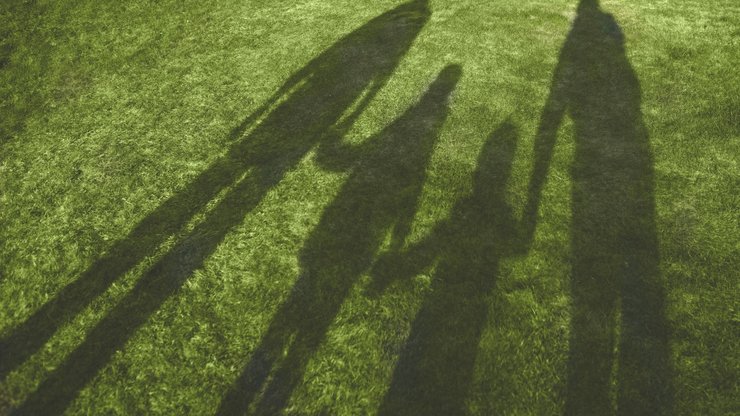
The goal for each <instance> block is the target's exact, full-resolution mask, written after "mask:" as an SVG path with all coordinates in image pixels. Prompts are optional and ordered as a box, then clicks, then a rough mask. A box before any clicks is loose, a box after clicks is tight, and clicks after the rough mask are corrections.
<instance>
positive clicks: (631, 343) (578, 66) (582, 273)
mask: <svg viewBox="0 0 740 416" xmlns="http://www.w3.org/2000/svg"><path fill="white" fill-rule="evenodd" d="M566 112H568V113H569V114H570V117H571V118H572V120H573V123H574V129H575V137H574V138H575V154H574V160H573V165H572V167H571V173H570V176H571V184H572V200H571V208H572V217H571V221H572V225H571V252H572V259H571V265H572V276H571V292H572V302H573V306H572V308H573V309H572V324H571V325H572V326H571V339H570V355H569V358H568V381H567V386H566V397H565V414H568V415H608V414H614V412H615V411H616V413H617V414H619V415H630V416H634V415H665V414H671V413H672V406H673V403H672V401H673V396H672V395H673V393H672V382H671V371H670V363H669V359H670V356H669V344H668V343H669V337H670V329H669V325H668V322H667V320H666V317H665V311H664V309H665V294H664V289H663V286H662V283H661V280H660V274H659V251H658V240H657V234H656V226H655V196H654V174H653V156H652V151H651V149H650V143H649V138H648V132H647V129H646V127H645V125H644V123H643V120H642V114H641V110H640V84H639V81H638V79H637V76H636V75H635V72H634V70H633V69H632V67H631V65H630V63H629V61H628V60H627V57H626V55H625V49H624V37H623V34H622V31H621V28H620V27H619V25H618V24H617V22H616V21H615V20H614V18H613V17H612V16H611V15H609V14H607V13H604V12H603V11H602V10H601V9H600V7H599V4H598V1H597V0H582V1H581V2H580V4H579V6H578V15H577V16H576V19H575V21H574V23H573V27H572V28H571V31H570V33H569V34H568V37H567V40H566V41H565V44H564V46H563V48H562V50H561V53H560V59H559V62H558V65H557V67H556V69H555V74H554V77H553V80H552V85H551V89H550V96H549V98H548V101H547V103H546V105H545V108H544V111H543V114H542V119H541V123H540V126H539V131H538V135H537V138H536V142H535V169H534V176H533V181H532V183H531V187H530V203H529V208H530V210H536V206H537V205H538V199H539V193H540V191H541V189H542V187H543V185H544V182H545V179H546V175H547V170H548V166H549V164H550V159H551V158H552V152H553V148H554V144H555V137H556V135H557V130H558V128H559V126H560V124H561V122H562V119H563V117H564V115H565V113H566ZM617 346H618V351H619V352H618V353H616V354H615V352H614V351H615V347H617ZM614 369H616V373H615V374H614V375H613V371H614Z"/></svg>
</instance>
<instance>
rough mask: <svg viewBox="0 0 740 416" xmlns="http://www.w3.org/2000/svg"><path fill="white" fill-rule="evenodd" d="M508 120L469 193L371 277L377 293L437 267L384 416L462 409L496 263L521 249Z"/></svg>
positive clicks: (489, 147) (490, 144) (386, 258)
mask: <svg viewBox="0 0 740 416" xmlns="http://www.w3.org/2000/svg"><path fill="white" fill-rule="evenodd" d="M516 141H517V132H516V128H515V127H514V125H513V124H511V123H510V122H509V121H507V122H505V123H503V124H502V125H501V126H500V127H499V128H497V129H496V130H495V131H494V132H493V134H492V135H491V136H490V138H489V139H488V141H487V142H486V143H485V145H484V147H483V149H482V150H481V153H480V156H479V158H478V166H477V169H476V172H475V175H474V184H473V191H472V194H471V195H469V196H468V197H466V198H464V199H462V200H460V201H459V202H458V203H457V204H456V205H455V207H454V208H453V209H452V211H451V213H450V217H449V218H448V219H446V220H444V221H442V222H441V223H440V224H439V225H437V226H436V227H435V229H434V230H433V231H432V233H431V234H430V235H429V236H428V237H426V238H425V239H423V240H422V241H420V242H419V243H417V244H415V245H413V246H411V247H409V248H407V249H404V250H402V251H400V252H395V253H394V252H389V253H388V254H385V255H384V256H382V257H381V258H380V259H379V260H378V262H377V263H376V265H375V267H374V268H373V275H374V277H375V279H376V280H375V282H376V284H375V286H374V287H372V289H371V293H373V292H375V293H378V292H379V291H381V290H383V289H384V287H385V286H386V285H387V284H389V283H390V279H399V278H408V277H411V276H414V275H417V274H419V273H421V272H423V271H424V270H426V269H429V268H431V267H432V266H433V265H435V264H436V271H435V273H434V276H433V277H432V286H431V293H430V295H429V297H428V298H427V299H425V300H424V302H423V304H422V306H421V308H420V309H419V312H418V314H417V316H416V318H415V319H414V322H413V324H412V328H411V334H410V335H409V338H408V340H407V341H406V344H405V346H404V347H403V350H402V352H401V356H400V358H399V360H398V362H397V364H396V368H395V371H394V373H393V378H392V381H391V384H390V387H389V389H388V392H387V393H386V395H385V398H384V400H383V402H382V404H381V406H380V410H379V412H378V414H379V415H413V416H415V415H419V416H421V415H459V414H465V413H466V410H465V399H466V397H467V395H468V392H469V389H470V386H471V383H472V379H473V370H474V364H475V358H476V355H477V351H478V345H479V341H480V337H481V333H482V331H483V328H484V326H485V323H486V317H487V315H488V302H489V300H490V295H491V293H492V290H493V289H494V287H495V282H496V276H497V273H498V265H499V261H500V259H501V258H502V257H504V256H509V255H513V254H515V253H518V252H519V251H520V250H522V249H523V244H522V239H521V238H520V237H521V235H522V234H521V232H520V230H521V229H522V227H521V225H520V224H519V222H518V221H517V220H516V219H515V218H514V216H513V213H512V210H511V208H510V206H509V205H508V204H507V202H506V199H505V193H506V189H507V182H508V179H509V176H510V173H511V167H512V161H513V157H514V153H515V149H516Z"/></svg>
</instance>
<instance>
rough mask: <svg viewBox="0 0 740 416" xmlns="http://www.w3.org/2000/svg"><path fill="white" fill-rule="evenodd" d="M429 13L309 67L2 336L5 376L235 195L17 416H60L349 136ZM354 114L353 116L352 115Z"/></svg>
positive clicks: (397, 15) (417, 7) (398, 17)
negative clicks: (268, 201)
mask: <svg viewBox="0 0 740 416" xmlns="http://www.w3.org/2000/svg"><path fill="white" fill-rule="evenodd" d="M428 17H429V9H428V7H427V4H426V1H424V0H415V1H411V2H408V3H405V4H403V5H401V6H399V7H397V8H395V9H393V10H391V11H389V12H387V13H384V14H382V15H380V16H378V17H376V18H374V19H373V20H371V21H369V22H368V23H366V24H365V25H363V26H362V27H360V28H359V29H357V30H356V31H354V32H352V33H351V34H349V35H347V36H346V37H344V38H343V39H341V40H340V41H338V42H337V43H335V44H334V45H333V46H331V47H330V48H329V49H327V50H326V51H325V52H323V53H322V54H321V55H319V56H318V57H316V58H315V59H313V60H312V61H311V62H309V63H308V64H307V65H306V66H305V67H304V68H303V69H301V70H299V71H298V72H296V73H295V74H294V75H292V76H291V77H290V78H289V79H288V81H287V82H286V83H285V84H284V85H283V86H282V87H281V88H280V89H279V90H278V91H277V92H276V93H275V94H274V96H273V97H272V98H270V99H269V100H268V102H267V103H266V104H265V105H264V106H263V107H262V108H260V109H259V110H257V111H256V112H255V113H254V114H253V115H251V116H250V117H248V118H247V119H245V120H244V122H243V123H241V125H239V126H238V127H237V128H236V129H234V131H233V132H232V135H233V136H234V137H241V136H244V135H245V133H246V132H247V130H248V129H249V128H250V127H251V126H252V125H254V124H255V123H256V121H257V120H258V119H260V118H262V122H261V123H259V124H257V125H256V127H254V128H253V129H252V130H251V131H250V132H248V133H247V134H246V137H243V138H242V139H240V140H238V141H237V142H236V143H234V144H233V145H232V147H231V148H230V149H229V151H228V153H227V154H226V155H225V156H224V157H222V158H221V159H219V160H217V161H216V162H215V163H214V164H212V165H211V166H210V167H209V168H208V169H207V170H206V171H205V172H204V173H202V174H201V175H199V176H198V177H197V178H196V179H195V180H194V181H193V182H191V183H190V184H189V185H188V186H187V187H185V189H183V190H182V191H181V192H180V193H179V194H177V195H175V196H173V197H172V198H170V199H169V200H167V201H166V202H164V203H163V204H162V205H161V206H160V207H158V208H157V209H156V210H155V211H154V212H153V213H151V214H150V215H149V216H147V217H146V218H145V219H144V220H142V221H141V222H140V223H139V224H138V225H137V226H136V227H135V228H134V229H133V230H132V231H131V233H130V234H129V235H128V236H127V237H126V238H125V239H124V240H122V241H120V242H118V243H116V244H115V245H114V246H113V247H112V248H111V249H110V250H109V252H108V254H107V255H106V256H105V257H103V258H102V259H100V260H98V261H96V262H95V263H94V264H93V265H92V266H91V267H90V268H89V269H88V270H87V271H86V272H85V273H83V275H82V276H80V277H79V278H78V279H77V280H76V281H75V282H73V283H71V284H70V285H68V286H67V287H65V288H64V289H63V290H62V291H60V293H59V295H57V296H56V297H55V299H54V300H52V301H51V302H49V303H47V304H46V305H44V306H43V307H42V308H40V309H39V311H37V312H36V313H34V315H32V317H31V318H29V319H28V320H27V321H26V322H24V323H23V324H22V325H21V326H20V327H18V328H17V329H16V330H15V331H13V332H12V333H11V334H10V335H9V336H8V337H6V338H5V339H3V341H2V344H0V348H1V350H0V352H2V357H3V360H2V375H3V376H5V375H6V374H7V373H8V372H9V371H12V369H14V368H16V367H17V366H18V365H19V364H21V363H22V362H23V361H25V360H26V359H27V358H28V357H30V356H31V354H33V353H34V352H35V351H36V350H37V349H38V348H39V347H41V346H42V345H43V344H44V343H45V342H46V341H47V340H48V338H49V337H50V336H51V335H53V334H54V332H56V330H57V329H58V328H59V327H60V326H61V325H62V324H63V323H65V322H67V321H68V320H69V319H71V318H72V317H74V316H75V315H76V314H78V313H79V312H80V311H81V310H82V309H83V308H84V307H85V306H86V305H88V304H89V303H90V302H91V301H92V300H93V299H94V298H95V297H97V296H98V295H99V294H101V293H102V292H104V291H105V290H106V288H107V287H108V286H109V285H110V284H111V283H112V282H114V281H115V280H116V279H118V278H119V277H120V276H121V275H123V274H124V273H126V272H127V271H128V270H130V269H131V268H132V267H134V266H135V265H137V264H138V263H139V262H140V261H141V260H142V259H144V258H145V257H146V256H148V255H151V254H152V253H153V252H154V250H155V249H157V247H159V246H160V245H161V244H162V243H163V242H164V241H165V240H166V239H167V238H168V237H169V236H171V235H175V234H177V233H178V232H180V233H182V232H184V231H183V228H184V227H185V225H186V224H187V222H188V221H189V220H190V219H191V218H192V217H193V216H194V215H195V214H196V213H198V212H199V211H201V210H202V209H203V207H204V206H205V205H206V204H207V203H208V202H209V201H211V200H213V199H214V198H215V197H216V196H217V195H218V194H219V193H220V192H221V191H223V190H226V193H225V196H224V198H223V199H222V200H221V201H220V202H218V203H217V204H216V207H215V208H213V210H212V211H211V212H209V213H208V214H207V215H206V219H205V220H204V221H203V222H202V223H200V224H199V225H197V226H196V227H195V229H193V230H192V231H191V232H189V233H187V234H186V235H185V236H184V237H183V238H182V239H181V240H180V241H179V242H178V243H177V244H176V245H175V247H173V248H172V249H171V250H170V251H169V252H168V253H166V254H165V255H164V256H163V257H162V258H161V259H160V260H158V261H157V262H156V263H155V265H154V266H152V267H151V268H150V269H149V270H148V271H146V272H145V273H144V275H143V276H142V277H141V278H140V279H139V280H138V282H137V283H136V286H135V287H134V289H133V290H132V291H131V292H130V293H129V294H128V295H127V296H126V297H124V298H123V299H122V300H121V301H120V302H119V303H118V305H117V306H116V307H115V308H114V309H113V310H112V311H111V312H110V313H109V314H108V315H107V316H106V317H105V318H104V319H103V320H102V321H101V322H100V323H98V324H97V325H96V326H95V327H94V328H93V329H92V331H90V333H89V334H88V335H87V337H86V339H85V341H84V342H83V343H82V344H81V345H80V346H79V347H78V348H77V349H76V350H75V351H74V352H72V353H71V355H70V356H69V357H68V358H67V360H66V361H65V362H64V363H63V364H62V365H61V366H60V367H59V368H57V369H56V370H55V371H53V372H52V374H51V375H50V376H49V377H48V378H47V379H46V380H45V381H44V382H42V384H41V385H40V386H39V388H38V389H37V390H36V391H35V392H34V393H33V394H32V395H31V396H30V397H29V398H28V399H27V400H26V401H25V402H24V403H23V404H22V405H21V407H20V408H19V409H17V410H16V412H17V413H18V414H58V413H61V412H62V411H63V410H64V409H65V408H66V407H67V406H68V405H69V403H70V401H71V400H72V399H73V398H74V397H75V396H76V395H77V393H78V392H79V390H80V389H82V388H83V387H84V386H85V384H86V383H88V382H89V381H90V380H91V379H92V377H94V376H95V374H96V373H97V372H98V370H99V369H100V368H102V367H103V366H104V365H105V364H106V363H107V362H108V360H109V359H110V357H111V355H112V354H113V353H114V352H115V351H116V350H118V349H120V348H121V347H122V346H123V344H124V343H125V342H126V340H127V339H129V337H130V336H131V335H132V333H133V332H134V331H135V330H136V329H137V328H138V327H139V326H141V325H142V324H143V323H144V322H145V321H146V320H147V319H148V318H149V316H150V315H151V314H152V313H154V312H155V311H156V310H157V309H158V308H159V307H160V305H161V304H162V303H163V302H164V301H165V300H166V299H167V298H169V297H170V296H171V295H173V294H174V293H175V292H176V291H177V290H178V289H179V288H180V286H181V285H182V284H183V283H184V281H185V280H186V279H187V278H188V277H189V276H190V275H191V274H192V272H193V271H194V270H196V269H198V268H199V267H201V266H202V265H203V262H204V261H205V259H206V258H207V257H208V256H209V255H210V254H211V253H212V252H213V251H214V250H215V249H216V247H217V245H218V244H219V242H220V241H222V240H223V238H224V236H225V235H226V234H227V233H228V231H229V230H230V229H231V228H232V227H233V226H234V225H236V224H239V223H240V222H241V221H242V220H243V218H244V216H245V215H246V214H247V213H249V212H250V211H251V210H252V209H253V208H254V207H255V206H256V205H257V204H258V203H259V202H260V201H261V200H262V198H263V197H264V195H265V194H266V193H267V192H268V191H269V190H270V189H272V188H273V187H274V186H275V185H277V184H278V183H279V182H280V180H281V179H282V178H283V176H284V175H285V173H286V172H288V171H289V170H291V169H293V168H294V167H295V166H296V165H297V164H298V163H299V162H300V160H301V159H302V158H303V157H304V156H305V155H306V154H307V153H308V152H309V151H310V150H311V149H312V148H314V147H315V146H316V145H318V144H319V143H320V142H321V141H322V140H327V138H329V139H331V140H337V139H339V138H341V136H342V132H343V131H344V130H345V129H346V128H348V127H350V126H351V124H352V122H353V121H354V119H355V118H356V117H357V116H359V114H361V112H362V111H363V110H364V108H365V107H366V106H367V104H368V103H369V102H370V101H371V100H372V98H373V97H374V96H375V94H376V93H377V91H378V90H379V89H380V88H381V87H382V86H383V85H384V83H385V82H386V81H387V79H388V78H389V77H390V76H391V74H392V73H393V71H394V69H395V67H396V66H397V65H398V63H399V61H400V60H401V58H402V57H403V55H404V54H405V52H406V51H407V50H408V48H409V47H410V45H411V43H412V41H413V40H414V38H415V37H416V35H417V34H418V33H419V31H420V30H421V28H422V27H423V26H424V24H425V22H426V21H427V19H428ZM273 107H274V108H273ZM350 108H354V110H353V111H351V112H349V113H348V109H350ZM345 113H348V114H345ZM242 177H243V178H242Z"/></svg>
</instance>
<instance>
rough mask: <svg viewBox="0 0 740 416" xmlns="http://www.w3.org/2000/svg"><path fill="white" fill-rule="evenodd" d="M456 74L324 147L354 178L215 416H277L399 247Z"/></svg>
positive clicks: (452, 70) (448, 71) (311, 242)
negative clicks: (355, 139)
mask: <svg viewBox="0 0 740 416" xmlns="http://www.w3.org/2000/svg"><path fill="white" fill-rule="evenodd" d="M460 73H461V70H460V67H459V66H456V65H451V66H448V67H447V68H445V69H444V70H443V71H442V72H441V73H440V74H439V76H438V77H437V79H436V80H435V81H434V83H433V84H432V85H431V86H430V87H429V89H428V90H427V92H426V93H425V94H424V96H423V97H422V98H421V99H420V101H419V102H418V103H417V104H416V105H414V106H413V107H411V108H410V109H408V110H407V111H406V112H405V113H404V114H403V115H402V116H400V117H399V118H398V119H397V120H396V121H394V122H393V123H392V124H390V125H389V126H388V127H386V128H385V129H384V130H383V131H382V132H380V133H379V134H378V135H377V136H375V137H372V138H369V139H368V140H367V141H366V142H365V143H364V144H363V145H360V148H359V149H337V148H336V146H333V148H328V149H327V151H329V150H331V154H332V157H331V158H329V160H330V161H331V162H332V164H351V163H354V167H353V168H352V170H351V172H352V173H351V174H350V176H349V178H348V179H347V182H346V183H345V185H344V186H343V187H342V189H341V190H340V192H339V194H338V195H337V197H336V199H335V200H334V201H333V202H332V203H331V204H330V205H329V206H328V207H327V208H326V210H325V212H324V214H323V215H322V217H321V220H320V222H319V224H318V225H317V227H316V229H315V230H314V231H313V233H312V234H311V235H310V236H309V238H308V240H307V241H306V244H305V246H304V248H303V250H302V252H301V255H300V263H301V275H300V276H299V277H298V280H297V282H296V284H295V286H294V287H293V290H292V292H291V294H290V295H289V297H288V299H287V300H286V301H285V302H284V303H283V304H282V305H281V306H280V308H279V309H278V311H277V313H276V314H275V317H274V318H273V320H272V322H271V323H270V326H269V328H268V330H267V332H266V334H265V335H264V336H263V338H262V341H261V343H260V345H259V346H258V347H257V348H256V349H255V350H254V352H253V353H252V356H251V358H250V361H249V363H248V364H247V365H246V367H245V369H244V370H243V372H242V374H241V375H240V376H239V377H238V379H237V380H236V381H235V383H234V385H233V386H232V388H231V389H230V390H229V391H228V392H227V394H226V395H225V396H224V398H223V400H222V402H221V405H220V408H219V411H218V414H220V415H227V414H228V415H232V414H234V415H236V414H244V413H246V412H250V413H253V414H264V415H274V414H279V413H280V411H281V410H282V409H283V408H284V407H285V405H286V404H287V402H288V400H289V398H290V395H291V393H292V392H293V390H294V388H295V387H296V386H297V385H298V383H299V382H300V381H301V378H302V376H303V373H304V371H305V368H306V365H307V363H308V361H309V359H310V358H311V356H312V355H313V353H314V352H315V351H316V349H317V348H318V347H319V345H320V343H321V342H322V340H323V339H324V337H325V335H326V332H327V329H328V328H329V326H330V325H331V323H332V322H333V321H334V319H335V317H336V315H337V313H338V311H339V309H340V307H341V305H342V304H343V302H344V300H345V298H346V297H347V295H348V293H349V291H350V289H351V288H352V287H353V285H354V284H355V283H356V282H357V279H358V278H359V277H360V276H361V275H362V274H363V273H364V272H365V271H367V270H368V268H369V267H370V266H371V264H372V261H373V259H374V258H375V254H376V253H377V252H378V249H379V247H380V246H381V244H382V242H383V240H384V238H385V237H386V235H388V233H391V236H392V237H391V238H392V241H393V242H394V243H393V244H394V245H400V244H402V243H403V241H404V240H405V238H406V236H407V234H408V233H409V230H410V225H411V221H412V219H413V216H414V214H415V213H416V209H417V204H418V200H419V195H420V194H421V190H422V186H423V184H424V179H425V172H426V166H427V164H428V161H429V158H430V157H431V154H432V149H433V147H434V143H435V142H436V140H437V137H438V135H439V131H440V129H441V128H442V126H443V124H444V121H445V119H446V116H447V113H448V105H447V101H448V97H449V95H450V93H451V92H452V91H453V90H454V88H455V86H456V84H457V81H458V79H459V77H460ZM325 163H326V162H325Z"/></svg>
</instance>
